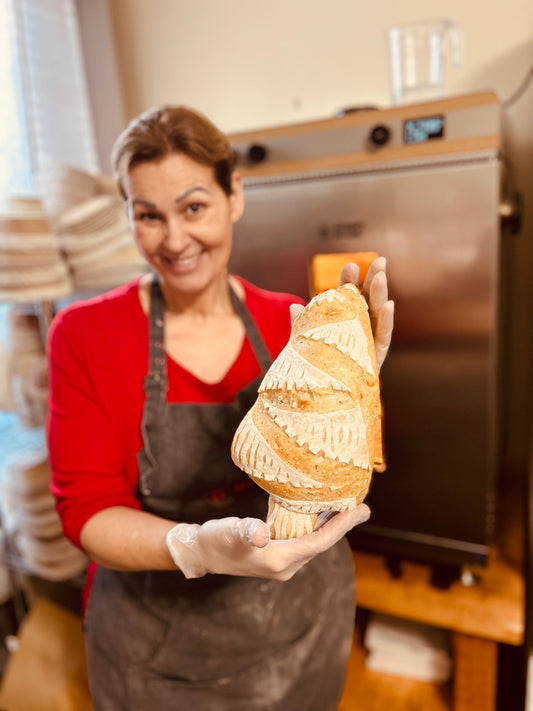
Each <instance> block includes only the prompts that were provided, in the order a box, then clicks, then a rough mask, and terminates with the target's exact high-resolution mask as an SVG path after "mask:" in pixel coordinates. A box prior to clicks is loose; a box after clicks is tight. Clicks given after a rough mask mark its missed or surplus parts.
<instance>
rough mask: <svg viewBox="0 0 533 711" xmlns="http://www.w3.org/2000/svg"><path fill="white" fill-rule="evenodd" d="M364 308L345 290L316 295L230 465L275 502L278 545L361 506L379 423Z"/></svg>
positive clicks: (247, 420)
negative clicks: (322, 517)
mask: <svg viewBox="0 0 533 711" xmlns="http://www.w3.org/2000/svg"><path fill="white" fill-rule="evenodd" d="M379 415H380V393H379V377H378V369H377V365H376V355H375V348H374V340H373V336H372V330H371V325H370V318H369V315H368V306H367V303H366V301H365V299H364V298H363V297H362V296H361V294H360V292H359V290H358V289H357V287H355V286H354V285H353V284H345V285H343V286H341V287H338V288H337V289H329V290H328V291H325V292H323V293H321V294H318V295H317V296H315V297H314V298H313V299H312V300H311V301H310V302H309V304H307V306H306V307H305V308H304V309H303V311H302V312H301V314H300V315H299V316H298V318H297V319H296V320H295V322H294V324H293V326H292V330H291V336H290V339H289V342H288V344H287V346H286V347H285V348H284V349H283V351H282V352H281V353H280V354H279V356H278V357H277V358H276V360H275V361H274V363H273V364H272V366H271V367H270V368H269V370H268V372H267V373H266V375H265V377H264V378H263V381H262V383H261V386H260V388H259V394H258V398H257V400H256V402H255V404H254V405H253V407H252V408H251V410H250V411H249V412H248V413H247V414H246V416H245V417H244V419H243V421H242V422H241V424H240V425H239V427H238V429H237V431H236V433H235V436H234V439H233V443H232V447H231V454H232V458H233V461H234V462H235V464H237V466H239V467H240V468H241V469H243V470H244V471H245V472H246V473H247V474H248V475H249V476H250V477H251V478H252V479H253V480H254V481H255V482H256V483H257V484H258V485H259V486H261V487H262V488H263V489H265V490H266V491H267V492H268V493H269V494H270V501H269V514H268V517H267V523H268V524H269V526H270V528H271V533H272V536H273V537H274V538H288V537H295V536H298V535H303V534H305V533H309V532H310V531H312V530H313V527H314V524H315V520H316V516H317V514H318V513H320V512H322V511H326V510H334V511H342V510H346V509H353V508H355V507H356V506H357V505H358V504H360V503H361V502H362V501H363V499H364V498H365V496H366V494H367V492H368V488H369V486H370V480H371V475H372V471H373V468H374V451H375V444H376V438H377V436H378V432H379V427H380V421H379Z"/></svg>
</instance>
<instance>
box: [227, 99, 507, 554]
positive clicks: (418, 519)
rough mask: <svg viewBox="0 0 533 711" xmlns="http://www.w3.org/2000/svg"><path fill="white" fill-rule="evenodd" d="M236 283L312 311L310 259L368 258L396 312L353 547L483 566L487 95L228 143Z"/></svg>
mask: <svg viewBox="0 0 533 711" xmlns="http://www.w3.org/2000/svg"><path fill="white" fill-rule="evenodd" d="M231 139H232V144H233V146H234V148H235V150H236V152H237V155H238V161H239V167H240V169H241V172H242V174H243V178H244V185H245V212H244V216H243V218H242V220H241V221H240V222H239V223H238V225H237V228H236V233H235V240H234V253H233V257H232V261H231V263H230V267H231V269H232V270H233V271H234V272H236V273H238V274H241V275H242V276H244V277H245V278H247V279H249V280H250V281H252V282H254V283H256V284H258V285H259V286H262V287H264V288H267V289H274V290H281V291H289V292H293V293H297V294H299V295H301V296H303V297H304V298H306V297H308V296H309V292H310V285H309V269H310V262H311V259H312V257H313V255H314V254H316V253H323V252H353V251H370V250H372V251H377V252H379V253H380V254H381V255H383V256H385V257H386V258H387V263H388V275H389V290H390V295H391V298H393V299H394V300H395V302H396V327H395V331H394V336H393V343H392V347H391V350H390V353H389V356H388V358H387V361H386V363H385V365H384V367H383V369H382V387H383V390H382V393H383V403H384V442H385V455H386V459H387V470H386V471H385V472H384V473H379V474H378V473H375V474H374V477H373V482H372V486H371V491H370V494H369V497H368V502H369V504H370V506H371V508H372V518H371V520H370V521H369V522H368V523H367V524H365V525H364V526H363V527H360V529H358V530H357V532H356V533H355V534H354V535H353V537H352V542H353V545H354V546H356V547H357V546H360V547H361V548H365V549H369V550H372V551H376V552H380V553H383V554H385V555H388V556H391V557H394V556H398V557H409V558H414V559H417V560H423V561H426V562H433V563H441V564H446V565H452V566H455V565H462V564H464V563H472V562H475V563H483V562H484V561H485V559H486V556H487V552H488V545H489V543H490V539H491V533H492V528H493V518H494V511H493V509H494V483H495V472H496V466H497V458H498V422H497V411H498V402H497V372H498V367H499V363H498V331H499V291H500V290H499V272H500V258H499V249H500V221H499V205H500V172H501V165H500V106H499V103H498V100H497V97H496V96H495V95H494V94H493V93H490V92H487V93H482V94H475V95H467V96H462V97H455V98H451V99H446V100H442V101H435V102H431V103H426V104H417V105H411V106H402V107H395V108H391V109H384V110H364V111H359V112H353V113H347V114H345V115H344V116H342V117H340V118H331V119H326V120H323V121H314V122H308V123H304V124H298V125H290V126H280V127H274V128H270V129H264V130H259V131H253V132H249V133H244V134H239V135H234V136H232V137H231Z"/></svg>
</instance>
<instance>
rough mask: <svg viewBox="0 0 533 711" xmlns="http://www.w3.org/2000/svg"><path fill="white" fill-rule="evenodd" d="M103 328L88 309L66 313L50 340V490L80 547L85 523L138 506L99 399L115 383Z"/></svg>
mask: <svg viewBox="0 0 533 711" xmlns="http://www.w3.org/2000/svg"><path fill="white" fill-rule="evenodd" d="M99 325H100V324H97V323H93V322H92V320H91V312H90V310H80V311H69V310H67V311H66V313H65V314H64V313H63V312H60V313H59V314H58V315H57V316H56V318H55V319H54V321H53V322H52V326H51V329H50V333H49V338H48V362H49V386H50V387H49V392H50V396H49V403H48V419H47V427H46V430H47V441H48V451H49V461H50V468H51V491H52V493H53V495H54V496H55V497H56V502H57V511H58V513H59V515H60V517H61V519H62V522H63V529H64V532H65V535H66V536H67V537H68V538H69V539H70V540H71V541H72V542H73V543H74V544H76V545H78V546H79V545H80V540H79V538H80V532H81V529H82V527H83V525H84V524H85V523H86V521H87V520H88V519H89V518H90V517H91V516H93V515H94V514H95V513H96V512H98V511H100V510H102V509H104V508H107V507H108V506H117V505H122V506H128V507H132V508H140V505H139V502H138V501H137V499H136V498H135V496H134V487H133V486H132V482H131V481H129V480H128V478H127V476H126V474H125V462H124V458H123V452H122V446H123V444H122V442H121V437H120V436H119V433H118V432H117V429H116V418H113V417H112V416H111V413H110V411H109V409H108V406H107V403H106V399H105V398H102V396H101V393H102V392H105V391H106V390H109V387H108V385H109V386H111V385H112V383H109V384H107V383H106V378H109V377H111V374H110V373H109V372H107V371H106V370H105V368H102V367H101V364H102V354H101V352H100V353H98V352H97V351H98V348H99V346H98V344H97V341H98V338H96V337H95V335H96V334H98V333H99V330H101V329H99V328H98V326H99ZM106 347H107V346H106V344H105V342H104V343H103V344H101V346H100V349H101V348H104V349H105V348H106ZM95 361H96V362H95ZM98 370H100V372H98ZM111 391H112V389H111Z"/></svg>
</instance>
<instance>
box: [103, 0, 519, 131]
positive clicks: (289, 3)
mask: <svg viewBox="0 0 533 711" xmlns="http://www.w3.org/2000/svg"><path fill="white" fill-rule="evenodd" d="M110 2H111V10H112V16H113V18H114V21H115V28H116V37H117V41H118V52H119V61H120V65H121V70H122V74H123V79H124V86H125V98H126V108H127V111H128V113H129V114H130V115H134V114H136V113H138V112H140V111H141V110H143V109H146V108H148V107H150V106H153V105H156V104H160V103H185V104H189V105H191V106H193V107H195V108H197V109H199V110H202V111H204V112H205V113H206V114H208V115H209V116H210V117H211V118H212V119H213V120H214V121H215V123H217V124H218V125H219V126H220V127H221V128H222V129H223V130H225V131H236V130H241V129H248V128H256V127H258V126H264V125H269V124H278V123H286V122H294V121H299V120H305V119H310V118H322V117H325V116H330V115H331V114H332V112H334V111H335V110H336V109H337V108H338V107H340V106H345V105H353V104H377V105H380V106H386V105H388V104H389V101H390V98H389V97H390V91H389V71H388V45H387V29H388V28H389V27H390V26H391V25H394V24H403V23H408V22H412V21H416V20H423V19H428V18H435V17H449V18H451V19H453V20H454V21H455V22H456V24H457V25H458V26H459V27H460V28H461V29H462V31H463V33H464V39H465V57H464V69H462V70H461V71H458V70H455V69H453V68H452V69H450V71H449V73H448V80H449V81H448V89H449V91H450V92H469V91H475V90H477V89H487V88H490V89H497V90H498V91H499V92H501V95H502V97H506V96H508V95H509V94H510V93H511V92H512V91H513V90H514V89H515V88H516V86H517V85H518V83H519V82H520V79H521V78H522V76H523V75H524V73H525V71H526V69H527V68H528V66H530V65H531V64H533V3H532V2H531V1H530V0H506V2H502V1H501V0H498V1H496V0H447V2H444V1H443V0H434V1H433V2H427V0H425V1H424V2H423V1H422V0H404V1H403V2H401V3H399V2H397V1H396V0H374V2H372V3H370V2H357V0H268V2H265V1H260V0H225V1H224V0H150V2H148V1H147V0H110Z"/></svg>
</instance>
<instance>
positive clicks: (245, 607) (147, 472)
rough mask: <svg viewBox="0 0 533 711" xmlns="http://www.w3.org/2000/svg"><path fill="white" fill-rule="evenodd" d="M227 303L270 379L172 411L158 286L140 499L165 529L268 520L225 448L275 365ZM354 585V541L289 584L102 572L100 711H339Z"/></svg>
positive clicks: (95, 601)
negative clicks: (230, 519)
mask: <svg viewBox="0 0 533 711" xmlns="http://www.w3.org/2000/svg"><path fill="white" fill-rule="evenodd" d="M231 293H232V299H233V303H234V307H235V309H236V311H237V313H238V314H239V316H240V317H241V319H242V320H243V323H244V326H245V329H246V335H247V337H248V339H249V341H250V344H251V346H252V348H253V350H254V353H255V355H256V358H257V360H258V362H259V364H260V366H261V369H262V373H261V375H260V376H259V377H258V378H257V379H256V380H255V381H254V382H252V383H250V384H249V385H248V386H247V387H245V388H244V389H243V390H241V391H240V392H239V393H238V395H237V396H236V398H235V399H234V401H233V402H232V403H215V404H210V403H209V404H181V403H180V404H176V403H175V404H172V403H171V404H169V403H167V402H166V392H167V373H166V356H165V351H164V345H163V344H164V332H163V325H164V309H165V305H164V300H163V295H162V293H161V290H160V287H159V284H158V282H157V279H154V281H153V284H152V295H151V302H150V370H149V373H148V375H147V376H146V379H145V392H146V401H145V405H144V410H143V419H142V435H143V448H142V449H141V450H140V452H139V455H138V460H139V485H138V496H139V499H140V501H141V504H142V507H143V509H144V510H146V511H150V512H151V513H154V514H156V515H159V516H163V517H165V518H167V519H170V520H174V521H181V522H194V523H203V522H204V521H207V520H209V519H213V518H223V517H225V516H239V517H245V516H254V517H257V518H262V519H263V520H264V519H265V516H266V512H267V501H268V496H267V494H266V493H265V492H264V491H263V490H262V489H260V488H259V487H258V486H256V485H255V484H254V483H253V482H252V480H251V479H249V477H248V476H246V474H244V473H243V472H242V471H241V470H240V469H239V468H238V467H236V466H235V465H234V464H233V462H232V460H231V454H230V446H231V441H232V439H233V435H234V433H235V430H236V429H237V426H238V424H239V423H240V421H241V420H242V418H243V417H244V415H245V414H246V412H247V411H248V410H249V409H250V407H251V406H252V405H253V403H254V402H255V399H256V397H257V389H258V387H259V384H260V382H261V380H262V378H263V375H264V373H265V372H266V370H267V369H268V367H269V365H270V362H271V360H270V356H269V354H268V351H267V349H266V347H265V345H264V343H263V341H262V339H261V336H260V334H259V331H258V330H257V328H256V326H255V324H254V322H253V320H252V318H251V316H250V314H249V312H248V310H247V309H246V307H245V306H244V304H243V303H242V302H241V301H240V300H239V299H238V298H237V297H236V296H235V295H234V294H233V292H231ZM354 588H355V582H354V573H353V561H352V556H351V552H350V548H349V546H348V544H347V542H346V540H342V541H340V543H338V544H337V545H336V546H334V547H333V548H331V549H330V550H329V551H326V552H325V553H323V554H321V555H319V556H317V557H316V558H314V559H313V560H312V561H310V562H309V563H308V564H307V565H305V566H304V567H303V568H301V569H300V570H299V571H298V572H297V573H296V574H295V575H294V576H293V577H292V578H291V580H289V581H287V582H277V581H271V580H265V579H259V578H245V577H233V576H226V575H209V574H208V575H205V576H204V577H202V578H197V579H193V580H187V579H186V578H185V577H184V576H183V574H182V573H181V572H180V571H147V572H144V571H143V572H119V571H113V570H109V569H107V568H104V567H102V566H99V567H98V568H97V571H96V574H95V577H94V581H93V584H92V587H91V592H90V596H89V602H88V607H87V614H86V619H85V637H86V649H87V666H88V672H89V683H90V688H91V696H92V699H93V704H94V708H95V711H147V710H148V709H150V708H153V709H156V710H157V711H294V710H295V709H298V711H336V708H337V704H338V700H339V698H340V695H341V693H342V689H343V685H344V679H345V674H346V665H347V661H348V657H349V654H350V648H351V641H352V632H353V624H354V615H355V589H354Z"/></svg>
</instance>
